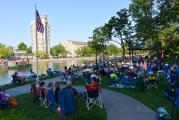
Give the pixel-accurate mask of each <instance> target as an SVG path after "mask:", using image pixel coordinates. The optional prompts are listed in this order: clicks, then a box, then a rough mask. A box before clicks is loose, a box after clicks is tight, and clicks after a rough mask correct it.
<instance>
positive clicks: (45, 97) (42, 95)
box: [39, 87, 49, 108]
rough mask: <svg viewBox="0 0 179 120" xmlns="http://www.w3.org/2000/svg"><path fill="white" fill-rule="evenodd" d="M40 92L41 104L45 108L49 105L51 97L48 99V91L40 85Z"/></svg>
mask: <svg viewBox="0 0 179 120" xmlns="http://www.w3.org/2000/svg"><path fill="white" fill-rule="evenodd" d="M39 92H40V96H39V99H40V104H41V106H44V107H45V108H48V107H49V99H48V93H47V91H46V89H45V88H42V87H39Z"/></svg>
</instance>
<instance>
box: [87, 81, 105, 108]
mask: <svg viewBox="0 0 179 120" xmlns="http://www.w3.org/2000/svg"><path fill="white" fill-rule="evenodd" d="M84 95H85V98H86V106H87V109H88V110H90V109H92V107H93V106H94V105H97V106H98V107H100V108H102V107H103V106H102V99H101V90H100V86H99V83H98V82H97V81H96V79H95V78H93V79H92V80H91V84H89V85H86V87H85V93H84Z"/></svg>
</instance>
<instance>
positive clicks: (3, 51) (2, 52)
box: [0, 43, 13, 58]
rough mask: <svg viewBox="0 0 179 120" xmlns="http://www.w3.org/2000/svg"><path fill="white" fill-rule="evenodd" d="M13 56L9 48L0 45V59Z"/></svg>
mask: <svg viewBox="0 0 179 120" xmlns="http://www.w3.org/2000/svg"><path fill="white" fill-rule="evenodd" d="M12 55H13V53H12V51H11V50H10V49H9V48H8V47H6V46H5V45H3V44H1V43H0V58H6V57H9V56H12Z"/></svg>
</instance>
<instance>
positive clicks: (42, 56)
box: [34, 51, 49, 59]
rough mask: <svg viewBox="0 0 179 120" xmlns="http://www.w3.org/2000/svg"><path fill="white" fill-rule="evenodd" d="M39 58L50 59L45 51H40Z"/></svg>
mask: <svg viewBox="0 0 179 120" xmlns="http://www.w3.org/2000/svg"><path fill="white" fill-rule="evenodd" d="M34 55H36V53H34ZM38 57H39V58H42V59H47V58H49V56H48V54H46V53H45V52H44V51H38Z"/></svg>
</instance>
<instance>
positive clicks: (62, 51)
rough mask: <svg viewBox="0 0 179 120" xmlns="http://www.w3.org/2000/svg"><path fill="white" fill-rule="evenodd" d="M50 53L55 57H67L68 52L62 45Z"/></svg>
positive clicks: (53, 48) (52, 49) (55, 47)
mask: <svg viewBox="0 0 179 120" xmlns="http://www.w3.org/2000/svg"><path fill="white" fill-rule="evenodd" d="M50 53H51V55H52V56H53V57H60V56H64V55H66V54H67V51H66V49H65V47H64V46H63V45H62V44H58V45H56V46H54V47H52V48H51V49H50Z"/></svg>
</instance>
